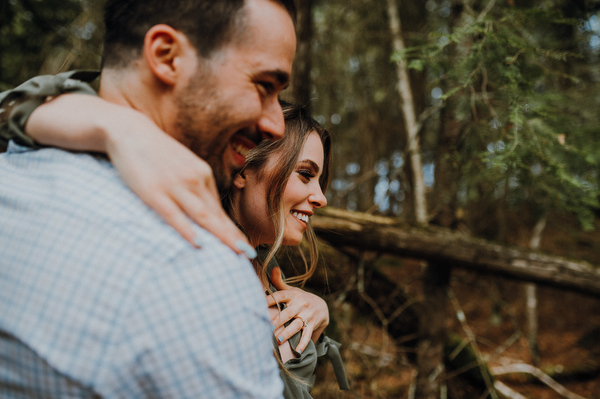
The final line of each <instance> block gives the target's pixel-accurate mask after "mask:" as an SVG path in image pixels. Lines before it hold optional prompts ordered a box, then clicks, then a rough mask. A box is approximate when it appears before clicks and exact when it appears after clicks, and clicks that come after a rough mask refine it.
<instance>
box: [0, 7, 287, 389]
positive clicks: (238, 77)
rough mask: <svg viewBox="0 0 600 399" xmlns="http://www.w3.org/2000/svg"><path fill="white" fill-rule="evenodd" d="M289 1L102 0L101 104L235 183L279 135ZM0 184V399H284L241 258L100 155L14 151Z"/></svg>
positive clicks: (258, 299) (221, 182) (267, 331)
mask: <svg viewBox="0 0 600 399" xmlns="http://www.w3.org/2000/svg"><path fill="white" fill-rule="evenodd" d="M288 7H290V6H288V5H287V2H284V1H275V0H246V1H245V2H243V1H233V0H232V1H225V0H220V1H218V2H214V1H209V0H205V1H199V0H196V1H192V0H181V1H173V2H154V1H153V2H143V1H141V0H108V2H107V5H106V12H105V23H106V29H107V33H106V38H105V50H104V65H103V70H102V75H101V80H100V90H99V95H100V97H101V98H103V99H105V100H108V101H110V102H112V103H114V104H118V105H122V106H126V107H130V108H133V109H136V110H138V111H140V112H141V114H140V123H148V124H149V125H150V123H149V122H150V121H151V122H153V123H155V124H156V125H158V127H160V128H161V129H163V130H164V131H166V132H167V133H168V134H170V135H171V136H173V137H174V138H176V139H177V140H179V141H180V142H181V143H183V144H184V145H186V146H187V147H189V148H190V149H192V150H193V151H194V152H195V153H196V154H198V155H200V156H202V157H203V158H204V159H206V160H207V161H208V163H209V164H210V166H211V167H212V169H213V171H214V174H215V178H216V181H217V185H218V186H219V187H220V188H226V187H228V185H229V184H230V183H231V178H232V176H233V174H235V173H236V172H237V171H238V170H239V168H240V167H241V166H242V165H243V162H244V154H245V152H247V151H248V150H249V149H250V148H252V147H253V146H255V145H256V144H257V143H258V142H259V141H260V140H262V139H265V138H267V139H278V138H280V137H281V136H282V134H283V129H284V125H283V115H282V113H281V108H280V106H279V103H278V100H277V94H278V93H279V91H280V90H281V89H283V88H284V87H285V85H286V84H287V80H288V79H289V74H290V72H291V64H292V60H293V56H294V52H295V34H294V28H293V22H292V18H291V15H292V14H293V12H292V11H290V10H291V8H288ZM48 105H50V104H48ZM43 108H45V109H46V110H50V109H51V108H48V107H47V106H44V107H43ZM117 108H118V107H117ZM117 108H115V110H116V111H115V112H116V113H117V114H115V117H118V111H117ZM73 112H74V113H77V110H76V109H74V110H73ZM74 119H76V118H74ZM144 121H146V122H144ZM69 122H70V121H69V120H66V121H65V123H69ZM99 145H102V146H105V145H110V141H109V142H108V143H102V144H99ZM0 182H1V187H2V188H1V190H0V220H2V223H1V224H0V242H1V243H2V246H3V253H2V255H3V256H2V261H0V262H1V263H0V264H1V266H0V396H2V397H4V396H10V397H99V396H100V397H127V398H129V397H145V396H152V397H206V398H273V397H281V392H282V383H281V381H280V380H279V377H278V369H277V364H276V362H275V359H274V357H273V356H272V347H271V341H270V339H271V327H270V322H269V319H268V315H267V309H266V306H265V299H264V295H263V293H262V289H261V286H260V283H259V282H258V279H257V278H256V274H255V273H254V271H253V269H252V267H251V265H250V264H249V263H248V262H247V261H246V260H245V259H244V258H242V257H240V256H237V255H236V254H234V253H233V252H232V251H230V250H229V249H228V248H227V247H225V246H224V245H223V244H222V243H221V242H220V241H219V240H217V239H216V238H215V237H214V236H211V235H210V234H208V233H207V232H206V231H204V230H201V229H199V228H196V229H195V232H194V233H195V234H196V235H197V236H198V237H199V238H200V239H201V241H202V242H203V244H204V245H203V248H202V249H200V250H197V249H195V248H193V247H191V246H190V245H188V244H187V243H186V242H185V241H184V240H183V239H182V238H181V237H180V236H179V235H178V234H177V233H176V232H175V231H174V230H173V229H171V228H169V227H168V226H167V225H166V224H164V223H163V222H162V221H161V219H160V218H159V217H158V216H157V215H156V214H154V213H153V212H152V211H150V210H149V209H148V208H147V207H146V206H145V205H144V204H143V203H142V202H141V201H140V200H139V199H137V197H136V196H135V195H134V194H133V193H132V192H131V191H129V190H128V189H127V188H126V187H125V186H124V184H123V183H122V182H121V181H120V180H119V179H118V176H117V174H116V172H115V170H114V168H113V166H112V165H111V164H110V163H109V162H108V161H107V160H106V159H104V158H102V157H98V156H92V155H88V154H78V153H70V152H65V151H61V150H56V149H43V150H39V151H27V150H26V149H25V148H23V147H19V146H16V145H13V146H11V147H10V148H9V150H8V152H7V153H6V154H2V155H1V156H0Z"/></svg>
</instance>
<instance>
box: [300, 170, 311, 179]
mask: <svg viewBox="0 0 600 399" xmlns="http://www.w3.org/2000/svg"><path fill="white" fill-rule="evenodd" d="M298 173H299V174H300V176H302V177H304V178H305V179H306V180H310V179H312V178H313V177H315V175H314V173H312V172H311V171H310V170H299V171H298Z"/></svg>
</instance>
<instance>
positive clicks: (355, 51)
mask: <svg viewBox="0 0 600 399" xmlns="http://www.w3.org/2000/svg"><path fill="white" fill-rule="evenodd" d="M313 3H314V4H313V7H312V10H313V18H312V21H313V22H312V24H313V29H312V35H313V37H312V39H310V44H311V49H312V57H311V58H312V63H311V65H312V66H311V72H310V79H309V80H310V81H309V82H306V84H307V85H310V87H311V98H312V99H311V102H310V105H311V109H312V111H313V114H314V115H315V117H316V118H317V119H318V120H319V121H320V122H322V123H323V124H325V125H326V126H327V127H328V128H329V129H330V130H331V131H332V134H333V137H334V140H335V142H336V145H335V146H334V171H333V180H332V186H331V189H330V191H329V194H328V195H329V200H330V204H331V205H334V206H340V207H345V208H349V209H356V210H362V211H370V212H379V213H384V214H389V215H396V216H400V217H404V218H407V219H410V218H411V214H412V213H411V212H412V203H411V199H412V192H411V184H412V182H411V171H410V170H409V169H408V168H409V163H408V162H406V160H405V148H406V138H405V132H404V127H403V122H402V114H401V108H400V97H399V95H398V91H397V90H398V89H397V87H396V84H397V82H396V74H395V66H394V60H397V59H398V57H404V58H406V59H407V60H408V61H409V66H410V68H411V84H412V89H413V94H414V98H415V108H416V109H417V112H418V113H419V114H420V116H421V117H420V122H421V123H422V129H421V131H420V137H421V147H422V151H423V154H422V156H423V162H424V172H425V181H426V184H427V186H428V189H429V192H430V193H429V196H430V213H431V214H432V215H433V217H434V218H435V217H436V212H439V209H441V208H442V207H443V206H446V205H448V204H450V206H451V207H452V208H453V211H454V212H458V213H460V212H463V213H465V210H469V212H466V213H467V217H466V218H465V220H468V219H469V217H470V218H471V220H477V219H482V218H481V215H485V216H486V218H488V216H489V215H491V214H492V213H494V212H493V211H492V210H493V209H507V210H511V211H519V210H523V211H525V212H527V213H528V214H530V215H534V217H533V219H535V218H537V217H539V216H541V215H542V214H545V213H548V212H555V211H559V212H563V213H568V214H573V215H576V216H577V218H578V219H579V220H580V222H581V226H582V227H583V228H586V229H587V228H591V226H592V225H593V220H594V218H595V212H597V208H598V194H599V187H598V183H597V179H598V173H599V167H598V162H599V161H600V159H599V158H600V155H598V154H600V151H598V150H600V142H599V137H600V136H599V134H598V130H599V127H598V126H599V123H598V122H600V121H599V120H598V119H599V116H598V112H597V111H596V110H597V109H598V105H599V102H600V87H599V83H598V82H599V81H600V71H599V69H598V58H599V57H600V19H599V16H600V14H599V13H598V10H599V9H600V1H598V0H578V1H566V0H520V1H517V0H506V1H489V2H488V1H481V0H463V1H459V0H454V1H449V0H428V1H424V2H399V6H400V7H399V10H400V19H401V21H402V27H403V34H404V40H405V43H406V46H407V50H406V51H405V52H403V53H402V54H392V49H391V48H392V46H391V37H390V33H389V28H388V15H387V10H386V8H385V2H366V1H364V0H328V1H324V0H314V1H313ZM102 4H103V1H101V0H100V1H94V0H61V1H58V0H44V1H41V0H5V1H4V2H2V3H1V5H0V7H1V9H0V90H4V89H7V88H10V87H13V86H15V85H17V84H19V83H20V82H22V81H24V80H25V79H27V78H29V77H31V76H34V75H37V74H45V73H57V72H60V71H64V70H68V69H76V68H78V69H79V68H98V67H99V65H100V54H101V47H102V45H101V38H102V23H101V17H102V13H101V7H102ZM452 132H454V133H452ZM450 133H452V134H450ZM441 171H443V172H448V173H446V175H443V176H442V175H441V174H440V172H441ZM449 181H451V182H452V183H453V184H452V185H449V184H448V182H449ZM469 213H470V214H471V215H470V216H469ZM490 218H491V216H490ZM473 223H474V222H473ZM473 223H472V224H473ZM470 228H472V230H473V231H475V232H481V230H482V229H480V228H478V227H477V226H474V225H471V226H470ZM492 229H497V228H496V227H493V228H492ZM490 234H492V235H493V234H494V233H493V232H492V233H490Z"/></svg>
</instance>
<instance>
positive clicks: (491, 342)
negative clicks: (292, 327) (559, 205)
mask: <svg viewBox="0 0 600 399" xmlns="http://www.w3.org/2000/svg"><path fill="white" fill-rule="evenodd" d="M596 234H598V233H596ZM580 238H581V237H580ZM589 240H591V242H600V239H598V240H597V237H593V240H592V238H589ZM596 240H597V241H596ZM559 241H560V240H559ZM584 241H585V237H584ZM549 242H551V243H552V245H559V244H557V241H556V240H554V241H552V240H549ZM592 247H595V246H594V245H593V246H592ZM563 249H564V250H568V251H571V252H572V248H565V247H564V246H563ZM594 251H595V252H597V249H595V250H594ZM570 255H571V256H572V255H573V253H570ZM578 255H581V254H578ZM586 257H587V258H588V260H589V261H591V262H593V263H595V264H600V262H598V261H597V260H596V259H594V257H595V256H591V257H590V256H582V257H579V259H582V258H586ZM396 262H397V259H396ZM380 269H382V270H383V271H385V273H386V274H387V275H388V277H389V278H390V279H392V280H393V281H396V282H397V283H398V285H399V286H400V287H403V289H404V290H405V291H406V292H408V293H409V294H411V295H413V296H414V297H415V298H417V299H418V298H419V297H421V296H422V295H421V291H420V288H421V287H420V276H421V273H422V263H421V262H419V261H412V260H402V261H401V263H400V266H398V263H396V265H395V266H388V267H384V268H380ZM525 285H526V284H525V283H522V282H518V281H512V280H506V279H501V278H496V277H490V276H482V275H480V274H476V273H473V272H468V271H465V270H458V269H457V270H455V271H454V272H453V273H452V279H451V291H452V292H453V293H454V296H455V298H456V301H455V302H454V305H453V304H452V303H449V305H448V312H447V314H448V317H447V320H446V326H447V330H448V332H449V333H450V334H454V336H458V337H460V338H462V339H464V340H466V337H467V336H468V334H467V331H466V329H470V330H471V331H472V333H473V335H474V336H475V339H476V344H477V347H478V348H479V350H480V352H481V355H482V357H483V358H484V359H485V361H486V363H487V365H488V367H489V368H491V369H492V370H494V368H495V367H499V366H507V365H509V364H528V365H534V361H533V358H532V355H531V351H530V349H529V345H528V340H527V318H526V295H525ZM329 299H330V300H331V302H330V303H333V305H332V308H331V313H332V314H334V315H335V320H334V322H335V324H336V326H337V330H338V331H339V333H338V335H339V339H340V341H341V342H342V343H343V347H342V356H343V358H344V361H345V365H346V370H347V374H348V377H349V380H350V384H351V387H352V390H351V391H340V390H339V389H338V388H337V384H336V382H335V376H334V374H333V371H332V369H331V367H330V365H328V364H323V365H321V366H320V367H319V372H318V375H317V384H316V386H315V389H314V390H313V396H314V397H315V398H316V399H321V398H322V399H328V398H365V399H369V398H381V399H383V398H408V397H409V395H410V394H409V392H410V389H411V383H412V382H413V380H414V373H415V368H414V366H413V365H412V364H411V363H410V362H409V360H408V356H407V355H408V353H407V351H406V350H405V349H403V348H402V345H400V344H398V343H397V342H394V341H392V339H391V338H390V337H389V336H388V335H387V334H386V332H385V331H384V330H383V329H382V328H381V327H379V326H377V325H376V324H375V323H373V319H374V315H372V314H371V315H361V314H357V313H356V312H355V311H354V310H353V309H352V308H351V307H350V306H348V305H346V304H344V303H343V302H342V301H339V302H340V304H339V305H336V304H335V298H329ZM537 300H538V318H537V321H538V350H539V359H540V360H539V363H538V368H539V369H540V370H541V371H542V372H543V373H544V374H546V375H552V376H553V378H555V380H556V381H557V382H558V383H559V384H561V385H562V386H563V387H564V388H566V389H567V390H568V391H569V392H571V393H573V394H575V395H579V396H573V397H578V398H581V397H582V398H587V399H600V298H596V297H591V296H587V295H581V294H578V293H575V292H570V291H566V290H561V289H557V288H551V287H544V286H538V287H537ZM457 307H458V309H460V310H462V312H464V315H465V322H466V323H465V324H463V323H461V322H460V321H459V320H458V318H457V313H456V312H457ZM465 326H466V327H465ZM408 338H410V337H407V339H408ZM454 374H457V373H454ZM458 374H460V373H458ZM450 377H452V376H449V383H448V397H449V398H456V399H459V398H464V399H469V398H479V397H481V391H479V392H478V393H474V392H473V390H471V389H470V388H469V386H468V385H465V384H464V383H462V382H461V381H460V378H450ZM497 380H499V381H502V382H503V383H504V384H505V385H506V386H508V387H510V388H511V389H512V390H514V391H515V392H518V393H519V394H520V395H522V396H523V397H526V398H539V399H560V398H564V397H566V396H564V395H561V394H559V393H557V392H556V391H554V390H553V389H551V388H549V387H548V386H547V385H545V384H543V383H541V382H540V381H539V380H538V379H537V378H535V377H533V376H531V375H528V374H510V375H503V376H499V377H497ZM500 397H502V396H500Z"/></svg>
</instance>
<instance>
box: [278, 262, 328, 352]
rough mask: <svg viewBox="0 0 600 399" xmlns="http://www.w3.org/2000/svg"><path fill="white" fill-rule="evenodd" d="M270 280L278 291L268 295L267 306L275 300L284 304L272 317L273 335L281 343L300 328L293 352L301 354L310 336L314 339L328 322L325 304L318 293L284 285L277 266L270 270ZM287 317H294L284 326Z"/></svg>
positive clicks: (317, 337)
mask: <svg viewBox="0 0 600 399" xmlns="http://www.w3.org/2000/svg"><path fill="white" fill-rule="evenodd" d="M271 283H272V284H273V286H274V287H275V288H277V290H278V291H276V292H274V293H273V295H268V296H267V302H268V305H269V307H271V306H276V304H277V303H285V304H286V305H287V307H286V308H285V309H284V310H282V311H281V312H279V313H278V314H277V315H276V316H275V317H274V318H273V319H272V320H271V322H272V323H273V325H274V326H275V332H274V334H275V336H276V337H277V339H278V341H279V344H280V345H281V344H282V343H284V342H286V341H287V340H288V339H289V338H290V337H291V336H292V335H294V334H296V333H297V332H298V331H300V330H303V331H302V338H301V339H300V343H299V344H298V346H297V347H296V351H298V352H300V353H302V352H303V351H304V349H306V346H307V345H308V343H309V341H310V340H311V339H312V340H313V341H315V342H316V341H317V339H319V336H321V334H322V333H323V331H324V330H325V327H327V325H329V309H328V308H327V303H325V301H324V300H323V299H322V298H320V297H318V296H317V295H314V294H311V293H309V292H306V291H304V290H301V289H300V288H296V287H291V286H289V285H287V284H286V283H285V282H284V281H283V278H282V275H281V269H280V268H279V267H275V268H273V270H272V271H271ZM289 320H293V321H292V323H290V324H289V325H288V326H287V327H284V324H285V323H286V322H288V321H289ZM304 322H306V323H307V324H308V325H307V326H306V327H304Z"/></svg>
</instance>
